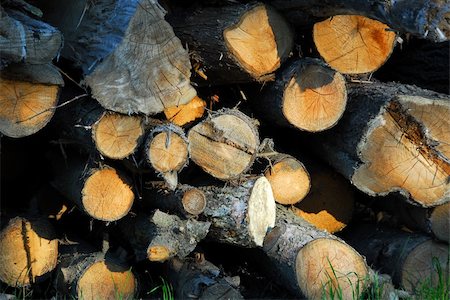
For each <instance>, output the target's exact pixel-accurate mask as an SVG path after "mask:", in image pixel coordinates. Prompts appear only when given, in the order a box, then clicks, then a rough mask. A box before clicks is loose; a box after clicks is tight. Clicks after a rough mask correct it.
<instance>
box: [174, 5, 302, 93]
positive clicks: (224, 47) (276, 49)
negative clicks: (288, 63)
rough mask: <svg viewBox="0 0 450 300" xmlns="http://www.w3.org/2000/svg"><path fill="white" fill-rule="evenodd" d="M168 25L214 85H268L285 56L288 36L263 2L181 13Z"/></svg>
mask: <svg viewBox="0 0 450 300" xmlns="http://www.w3.org/2000/svg"><path fill="white" fill-rule="evenodd" d="M168 17H169V22H170V23H171V25H172V26H173V28H174V31H175V33H176V35H177V36H178V37H180V39H181V40H182V41H183V42H184V43H186V44H187V45H188V47H189V51H192V55H191V56H192V59H193V60H194V61H196V62H197V63H199V64H200V65H201V66H202V67H203V68H204V69H205V74H206V76H205V75H204V76H203V79H200V81H199V83H202V81H204V79H207V80H208V82H209V81H211V82H213V83H214V84H224V83H236V82H249V81H260V82H263V81H267V80H270V79H272V78H273V73H274V72H275V71H276V70H277V69H278V68H279V67H280V65H281V64H282V63H283V62H284V61H285V60H286V59H287V58H288V57H289V54H290V52H291V50H292V47H293V40H294V38H293V36H294V34H293V31H292V30H291V28H290V26H289V24H288V23H287V22H286V21H285V20H284V18H283V17H282V16H281V15H280V14H278V12H277V11H276V10H275V9H273V8H272V7H270V6H268V5H265V4H262V3H252V4H239V5H230V6H224V7H220V8H219V9H218V8H216V7H200V8H199V7H195V8H192V7H191V8H184V9H183V11H179V12H178V11H175V12H174V13H173V14H171V15H169V16H168Z"/></svg>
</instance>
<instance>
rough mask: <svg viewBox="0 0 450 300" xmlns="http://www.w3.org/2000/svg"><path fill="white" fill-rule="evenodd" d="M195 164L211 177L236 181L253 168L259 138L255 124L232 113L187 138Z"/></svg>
mask: <svg viewBox="0 0 450 300" xmlns="http://www.w3.org/2000/svg"><path fill="white" fill-rule="evenodd" d="M188 139H189V145H190V149H189V151H190V155H191V158H192V160H193V161H194V162H195V163H196V164H197V165H199V166H200V167H201V168H202V169H203V170H205V171H206V172H207V173H209V174H210V175H212V176H214V177H216V178H219V179H223V180H228V179H235V178H237V177H239V176H240V175H241V174H242V173H243V172H245V171H246V170H248V169H249V168H250V166H251V165H252V164H253V161H254V159H255V155H256V151H257V148H258V146H259V136H258V132H257V130H256V128H255V126H254V125H253V124H252V121H251V120H250V119H249V118H248V117H247V116H245V115H244V114H242V113H238V112H235V111H229V112H228V113H223V114H220V115H217V116H215V117H212V118H211V119H208V120H206V121H204V122H202V123H200V124H198V125H196V126H195V127H193V128H192V129H191V130H190V131H189V134H188Z"/></svg>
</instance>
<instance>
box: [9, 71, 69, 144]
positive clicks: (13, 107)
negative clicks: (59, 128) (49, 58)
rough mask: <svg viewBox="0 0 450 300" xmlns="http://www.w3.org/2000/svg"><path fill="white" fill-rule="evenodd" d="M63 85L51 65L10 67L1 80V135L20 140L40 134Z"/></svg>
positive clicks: (50, 116)
mask: <svg viewBox="0 0 450 300" xmlns="http://www.w3.org/2000/svg"><path fill="white" fill-rule="evenodd" d="M63 85H64V81H63V79H62V77H61V75H60V74H59V72H58V71H57V70H56V69H55V68H54V67H52V66H51V65H11V66H10V67H9V68H7V69H5V70H2V72H1V76H0V90H1V94H0V133H2V134H5V135H6V136H9V137H14V138H19V137H24V136H28V135H31V134H34V133H36V132H38V131H39V130H41V129H42V128H43V127H44V126H45V125H47V123H48V122H50V119H51V118H52V117H53V114H54V112H55V110H56V108H55V106H56V104H57V103H58V98H59V92H60V88H61V86H63Z"/></svg>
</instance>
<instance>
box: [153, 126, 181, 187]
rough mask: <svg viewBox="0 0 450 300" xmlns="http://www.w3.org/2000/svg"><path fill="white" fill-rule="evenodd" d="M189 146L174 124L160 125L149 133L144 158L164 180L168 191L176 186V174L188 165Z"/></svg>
mask: <svg viewBox="0 0 450 300" xmlns="http://www.w3.org/2000/svg"><path fill="white" fill-rule="evenodd" d="M188 149H189V144H188V140H187V138H186V135H185V134H184V131H183V129H182V128H180V127H178V126H176V125H174V124H165V125H160V126H157V127H155V128H153V130H152V131H151V132H150V134H149V136H148V138H147V141H146V143H145V157H146V160H147V162H148V163H149V164H150V165H151V166H152V167H153V169H154V170H155V171H156V172H157V173H158V175H160V176H161V177H163V178H164V180H165V181H166V183H167V186H168V188H169V189H171V190H174V189H175V188H176V187H177V185H178V173H179V172H180V171H181V170H182V169H183V168H184V167H185V166H187V164H188V161H189V153H188Z"/></svg>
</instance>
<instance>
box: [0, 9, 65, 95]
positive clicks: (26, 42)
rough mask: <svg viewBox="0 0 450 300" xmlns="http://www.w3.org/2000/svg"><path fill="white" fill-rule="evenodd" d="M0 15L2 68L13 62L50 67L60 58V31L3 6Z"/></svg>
mask: <svg viewBox="0 0 450 300" xmlns="http://www.w3.org/2000/svg"><path fill="white" fill-rule="evenodd" d="M5 4H6V5H7V4H8V3H5ZM0 15H1V18H0V27H1V28H2V34H1V38H0V69H3V68H4V67H6V66H7V65H9V64H12V63H26V64H33V65H40V64H47V63H50V62H51V61H52V60H53V58H55V57H56V56H57V55H58V53H59V51H60V50H61V47H62V43H63V37H62V35H61V32H60V31H59V30H58V29H56V28H55V27H52V26H50V25H49V24H47V23H44V22H43V21H41V20H38V19H37V18H35V17H30V16H28V15H27V14H25V13H23V12H20V11H19V10H14V9H9V8H5V6H3V3H2V7H0ZM2 90H3V89H2Z"/></svg>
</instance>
